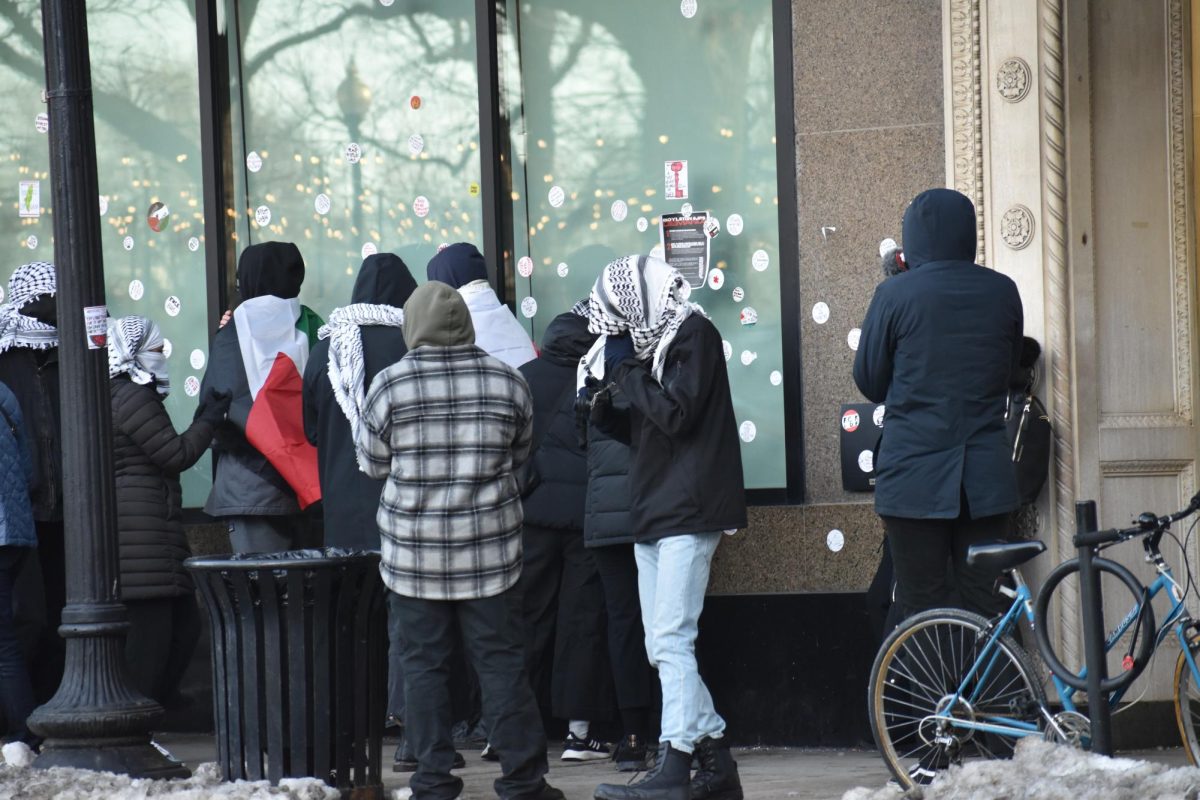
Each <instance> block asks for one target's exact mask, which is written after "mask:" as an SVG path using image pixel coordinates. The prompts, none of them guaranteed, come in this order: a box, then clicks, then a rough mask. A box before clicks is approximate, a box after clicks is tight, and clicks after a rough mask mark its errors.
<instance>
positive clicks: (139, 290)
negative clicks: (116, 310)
mask: <svg viewBox="0 0 1200 800" xmlns="http://www.w3.org/2000/svg"><path fill="white" fill-rule="evenodd" d="M144 294H146V287H145V286H143V285H142V282H141V281H139V280H137V279H136V278H135V279H133V280H131V281H130V282H129V299H130V300H141V299H142V296H143V295H144Z"/></svg>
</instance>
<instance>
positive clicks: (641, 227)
mask: <svg viewBox="0 0 1200 800" xmlns="http://www.w3.org/2000/svg"><path fill="white" fill-rule="evenodd" d="M649 227H650V220H648V219H646V218H645V217H638V218H637V229H638V233H645V232H646V229H647V228H649Z"/></svg>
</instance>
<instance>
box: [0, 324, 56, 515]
mask: <svg viewBox="0 0 1200 800" xmlns="http://www.w3.org/2000/svg"><path fill="white" fill-rule="evenodd" d="M0 383H5V384H7V385H8V388H10V389H12V392H13V394H14V395H16V397H17V403H18V404H19V405H20V406H21V414H22V415H24V417H25V426H26V430H28V431H29V445H30V446H29V449H30V454H31V455H32V456H33V489H32V491H31V498H32V500H33V518H34V519H35V520H38V521H53V520H61V519H62V513H63V496H62V422H61V417H60V416H59V405H58V348H54V349H51V350H31V349H29V348H27V347H12V348H9V349H8V350H5V351H4V352H3V353H0Z"/></svg>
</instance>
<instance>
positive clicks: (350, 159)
mask: <svg viewBox="0 0 1200 800" xmlns="http://www.w3.org/2000/svg"><path fill="white" fill-rule="evenodd" d="M342 155H343V157H344V158H345V159H346V163H347V164H357V163H358V162H359V161H362V147H361V146H360V145H359V144H358V142H351V143H350V144H348V145H346V151H345V152H344V153H343V154H342Z"/></svg>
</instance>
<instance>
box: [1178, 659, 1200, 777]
mask: <svg viewBox="0 0 1200 800" xmlns="http://www.w3.org/2000/svg"><path fill="white" fill-rule="evenodd" d="M1189 647H1190V648H1191V651H1192V658H1193V659H1195V660H1197V662H1198V663H1200V643H1197V642H1193V643H1192V644H1191V645H1189ZM1175 720H1176V721H1177V722H1178V723H1179V735H1180V736H1181V737H1182V738H1183V747H1184V749H1185V750H1187V756H1188V761H1190V762H1191V763H1192V764H1193V765H1196V764H1200V737H1198V736H1197V730H1200V686H1197V685H1196V680H1195V676H1194V675H1193V674H1192V668H1191V666H1190V665H1189V664H1188V660H1187V655H1186V653H1184V652H1182V651H1181V652H1180V653H1179V658H1178V660H1176V662H1175Z"/></svg>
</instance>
